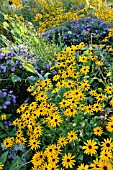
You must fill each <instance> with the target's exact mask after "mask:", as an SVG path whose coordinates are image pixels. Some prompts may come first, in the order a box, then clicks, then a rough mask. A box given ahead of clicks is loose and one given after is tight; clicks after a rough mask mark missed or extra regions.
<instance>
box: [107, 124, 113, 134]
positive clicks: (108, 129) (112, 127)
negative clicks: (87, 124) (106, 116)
mask: <svg viewBox="0 0 113 170" xmlns="http://www.w3.org/2000/svg"><path fill="white" fill-rule="evenodd" d="M106 129H107V131H108V132H111V133H113V121H109V122H108V123H107V126H106Z"/></svg>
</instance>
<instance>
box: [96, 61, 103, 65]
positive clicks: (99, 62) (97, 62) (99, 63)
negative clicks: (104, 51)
mask: <svg viewBox="0 0 113 170" xmlns="http://www.w3.org/2000/svg"><path fill="white" fill-rule="evenodd" d="M95 63H96V65H98V66H103V65H104V63H103V62H102V61H99V60H97V61H96V62H95Z"/></svg>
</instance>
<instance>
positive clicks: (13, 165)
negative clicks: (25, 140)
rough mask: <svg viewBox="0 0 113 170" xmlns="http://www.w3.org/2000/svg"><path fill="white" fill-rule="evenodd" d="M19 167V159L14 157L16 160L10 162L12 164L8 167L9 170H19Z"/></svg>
mask: <svg viewBox="0 0 113 170" xmlns="http://www.w3.org/2000/svg"><path fill="white" fill-rule="evenodd" d="M19 165H20V157H19V156H16V158H15V159H14V160H13V161H12V164H11V166H10V170H13V169H15V170H19Z"/></svg>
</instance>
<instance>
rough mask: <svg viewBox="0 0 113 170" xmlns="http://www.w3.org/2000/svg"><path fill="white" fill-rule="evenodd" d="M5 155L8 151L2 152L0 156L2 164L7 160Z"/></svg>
mask: <svg viewBox="0 0 113 170" xmlns="http://www.w3.org/2000/svg"><path fill="white" fill-rule="evenodd" d="M7 155H8V151H6V152H4V153H3V154H2V156H1V157H0V162H2V163H3V164H4V163H5V162H6V160H7Z"/></svg>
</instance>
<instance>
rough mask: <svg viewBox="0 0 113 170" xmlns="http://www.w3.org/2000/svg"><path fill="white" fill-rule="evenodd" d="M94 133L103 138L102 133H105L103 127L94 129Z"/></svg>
mask: <svg viewBox="0 0 113 170" xmlns="http://www.w3.org/2000/svg"><path fill="white" fill-rule="evenodd" d="M93 133H94V134H95V135H98V136H101V135H102V133H103V130H102V128H101V127H99V126H97V127H95V128H94V129H93Z"/></svg>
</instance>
